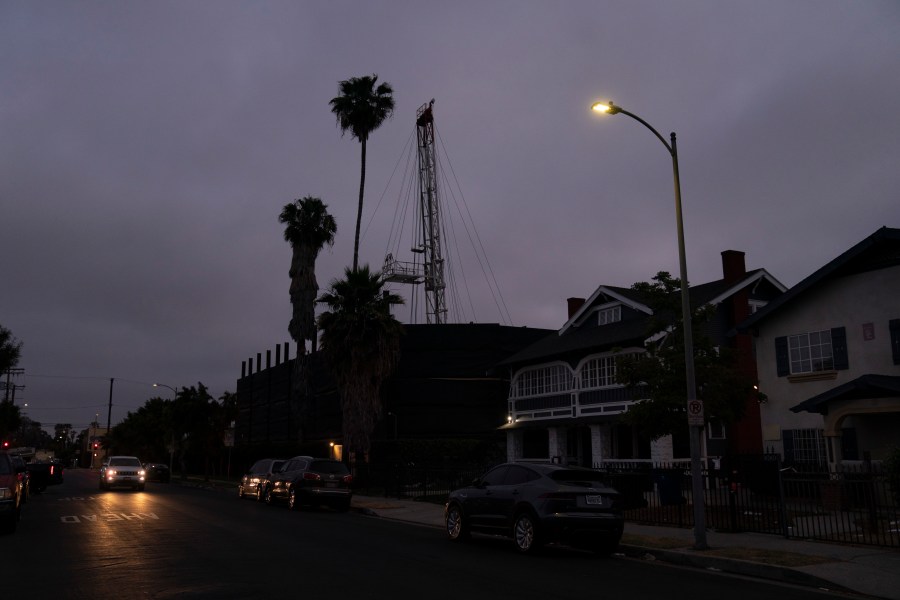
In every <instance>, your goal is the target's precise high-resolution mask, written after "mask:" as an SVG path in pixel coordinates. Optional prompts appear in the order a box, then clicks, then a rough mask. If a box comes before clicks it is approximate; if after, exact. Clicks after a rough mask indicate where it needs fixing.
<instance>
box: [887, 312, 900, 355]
mask: <svg viewBox="0 0 900 600" xmlns="http://www.w3.org/2000/svg"><path fill="white" fill-rule="evenodd" d="M889 325H890V329H891V355H893V357H894V364H895V365H900V319H891V321H890V323H889Z"/></svg>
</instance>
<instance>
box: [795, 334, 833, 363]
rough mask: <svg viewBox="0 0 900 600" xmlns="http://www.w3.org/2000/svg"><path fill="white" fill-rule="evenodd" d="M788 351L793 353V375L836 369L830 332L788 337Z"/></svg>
mask: <svg viewBox="0 0 900 600" xmlns="http://www.w3.org/2000/svg"><path fill="white" fill-rule="evenodd" d="M788 349H789V350H790V353H791V373H811V372H813V371H831V370H832V369H834V357H833V356H832V354H831V331H829V330H825V331H813V332H811V333H801V334H799V335H791V336H788Z"/></svg>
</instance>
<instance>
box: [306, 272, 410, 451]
mask: <svg viewBox="0 0 900 600" xmlns="http://www.w3.org/2000/svg"><path fill="white" fill-rule="evenodd" d="M344 277H345V278H344V279H336V280H334V281H332V282H331V289H330V290H329V291H328V292H326V293H324V294H322V296H321V297H320V298H319V302H320V303H322V304H325V305H327V307H328V311H326V312H323V313H322V314H321V315H319V327H320V328H321V329H322V348H321V350H322V353H323V354H324V356H325V359H326V361H327V362H328V364H329V365H330V366H331V369H332V371H333V373H334V377H335V382H336V384H337V387H338V393H339V395H340V397H341V412H342V414H343V436H344V446H345V447H346V448H347V450H348V451H350V452H358V453H366V452H368V451H369V449H370V447H371V436H372V432H373V430H374V429H375V423H376V422H377V421H378V418H379V417H380V416H381V384H382V383H383V382H384V381H385V380H386V379H387V378H388V377H390V375H391V374H392V373H393V371H394V369H395V368H396V366H397V363H398V362H399V360H400V336H401V335H402V333H403V325H402V324H401V323H400V322H399V321H397V320H396V319H395V318H394V316H393V315H392V314H391V306H393V305H396V304H403V298H401V297H400V296H398V295H397V294H393V293H391V292H388V291H384V290H383V287H384V281H383V280H382V279H381V276H380V274H377V273H375V274H373V273H371V272H370V270H369V266H368V265H364V266H362V267H361V268H360V269H358V270H355V269H345V270H344Z"/></svg>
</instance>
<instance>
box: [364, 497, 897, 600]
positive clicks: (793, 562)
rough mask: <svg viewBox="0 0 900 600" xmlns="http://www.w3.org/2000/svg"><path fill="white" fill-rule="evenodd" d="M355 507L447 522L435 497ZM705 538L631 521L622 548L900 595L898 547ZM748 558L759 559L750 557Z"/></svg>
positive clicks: (368, 500) (649, 556)
mask: <svg viewBox="0 0 900 600" xmlns="http://www.w3.org/2000/svg"><path fill="white" fill-rule="evenodd" d="M352 507H353V508H354V509H355V510H358V511H360V512H362V513H364V514H368V515H371V516H377V517H383V518H387V519H395V520H398V521H407V522H411V523H418V524H421V525H427V526H431V527H439V528H443V527H444V518H443V517H444V515H443V510H444V509H443V506H441V505H438V504H432V503H430V502H418V501H415V500H397V499H394V498H376V497H370V496H354V497H353V504H352ZM706 540H707V543H708V544H709V546H710V549H709V550H703V551H698V550H693V549H692V546H693V543H694V532H693V530H692V529H679V528H676V527H654V526H647V525H638V524H635V523H629V522H626V523H625V536H624V537H623V539H622V543H621V544H620V545H619V552H621V553H622V554H625V555H626V556H630V557H635V558H643V559H646V560H660V561H665V562H668V563H674V564H679V565H684V566H691V567H696V568H701V569H710V570H716V571H723V572H727V573H735V574H740V575H745V576H749V577H756V578H761V579H772V580H776V581H782V582H786V583H792V584H796V585H803V586H809V587H816V588H823V589H829V590H834V591H850V592H855V593H858V594H864V595H867V596H873V597H876V598H886V599H889V600H900V551H897V550H892V549H886V548H877V547H868V546H849V545H842V544H826V543H821V542H811V541H804V540H795V539H785V538H783V537H779V536H775V535H766V534H759V533H719V532H716V531H708V532H707V534H706ZM736 557H741V558H736ZM746 557H751V558H755V559H756V560H746ZM763 561H765V562H763Z"/></svg>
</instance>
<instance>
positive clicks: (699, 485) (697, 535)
mask: <svg viewBox="0 0 900 600" xmlns="http://www.w3.org/2000/svg"><path fill="white" fill-rule="evenodd" d="M591 109H592V110H594V111H596V112H600V113H606V114H610V115H616V114H619V113H622V114H623V115H628V116H629V117H631V118H632V119H634V120H635V121H637V122H638V123H640V124H641V125H643V126H644V127H646V128H647V129H649V130H650V131H652V132H653V135H655V136H656V137H657V138H658V139H659V141H660V142H662V144H663V146H665V147H666V150H668V151H669V155H671V157H672V171H673V173H674V175H675V220H676V223H677V227H678V267H679V277H680V278H681V318H682V322H683V328H684V370H685V379H686V380H687V386H686V387H687V417H688V433H689V438H690V442H691V494H692V497H693V505H694V548H695V549H696V550H705V549H707V548H708V547H709V546H708V545H707V543H706V512H705V510H704V500H703V480H702V473H701V468H700V436H701V434H702V432H703V426H704V419H703V401H702V400H699V399H698V398H697V383H696V381H695V377H694V333H693V331H692V329H691V324H692V323H691V301H690V297H689V295H688V278H687V260H686V259H685V252H684V222H683V221H682V218H681V180H680V178H679V176H678V147H677V145H676V144H675V132H674V131H673V132H672V133H671V134H670V138H671V140H672V142H671V144H670V143H669V142H667V141H666V140H665V138H663V136H661V135H660V134H659V132H658V131H656V129H654V128H653V127H652V126H651V125H650V124H649V123H647V121H645V120H643V119H642V118H640V117H639V116H637V115H636V114H634V113H630V112H628V111H627V110H625V109H624V108H622V107H621V106H616V105H615V104H613V103H612V102H609V103H607V104H603V103H602V102H597V103H596V104H594V105H593V106H591Z"/></svg>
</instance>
